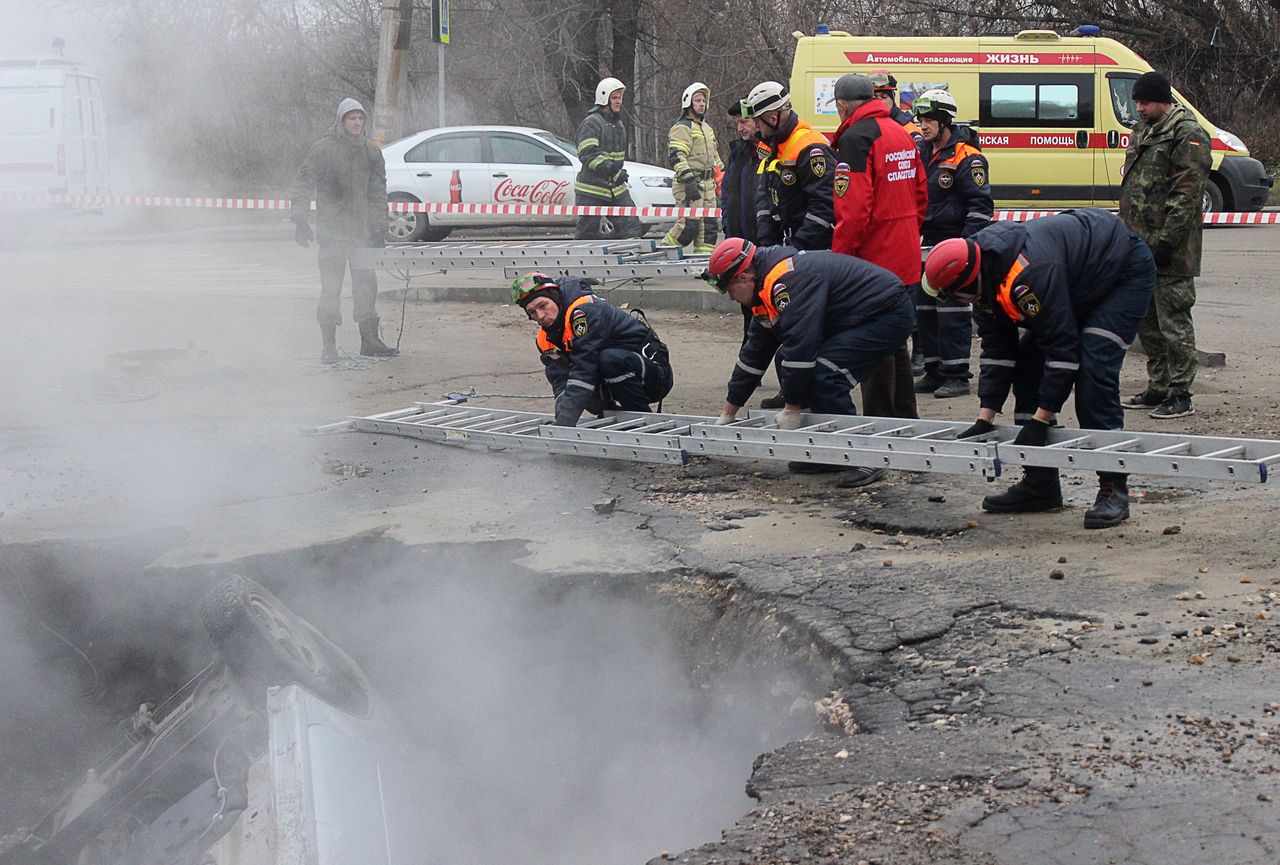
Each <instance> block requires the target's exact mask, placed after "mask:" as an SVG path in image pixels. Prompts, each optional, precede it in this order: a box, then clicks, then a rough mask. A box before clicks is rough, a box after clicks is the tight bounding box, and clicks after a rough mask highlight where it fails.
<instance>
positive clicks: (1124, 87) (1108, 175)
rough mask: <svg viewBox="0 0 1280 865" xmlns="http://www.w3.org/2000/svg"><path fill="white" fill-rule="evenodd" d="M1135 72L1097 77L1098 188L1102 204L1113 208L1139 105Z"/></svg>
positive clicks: (1111, 73)
mask: <svg viewBox="0 0 1280 865" xmlns="http://www.w3.org/2000/svg"><path fill="white" fill-rule="evenodd" d="M1138 75H1139V73H1137V72H1108V73H1107V74H1106V75H1105V76H1104V75H1099V76H1098V88H1099V93H1098V104H1099V105H1100V106H1101V110H1100V111H1099V112H1098V113H1099V118H1098V119H1099V125H1100V126H1101V127H1102V138H1103V146H1102V147H1101V148H1099V150H1098V164H1097V169H1096V170H1097V172H1098V186H1099V187H1100V188H1099V193H1100V194H1101V195H1102V196H1103V197H1102V199H1101V202H1100V203H1101V204H1102V205H1103V206H1106V207H1116V206H1118V205H1119V203H1120V182H1121V181H1122V180H1123V179H1124V154H1125V151H1126V150H1127V149H1128V147H1129V140H1130V136H1131V135H1132V130H1133V127H1134V126H1136V125H1137V124H1138V106H1137V105H1135V104H1134V101H1133V85H1134V84H1135V83H1136V82H1137V80H1138Z"/></svg>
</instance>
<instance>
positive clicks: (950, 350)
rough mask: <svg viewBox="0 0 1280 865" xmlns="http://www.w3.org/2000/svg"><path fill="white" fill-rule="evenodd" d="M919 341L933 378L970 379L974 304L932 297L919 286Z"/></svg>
mask: <svg viewBox="0 0 1280 865" xmlns="http://www.w3.org/2000/svg"><path fill="white" fill-rule="evenodd" d="M915 293H916V328H917V330H918V331H919V341H918V342H917V343H916V344H917V345H918V346H919V348H920V350H921V351H922V352H923V353H924V371H925V373H926V374H928V375H930V376H933V377H934V378H940V379H948V378H958V379H964V380H966V381H967V380H968V379H970V378H971V377H972V373H970V372H969V353H970V351H971V350H972V346H973V307H972V306H970V305H969V304H967V303H963V302H961V301H958V300H942V299H940V298H935V297H930V296H929V295H927V294H925V292H924V290H923V289H921V288H920V287H919V286H916V292H915Z"/></svg>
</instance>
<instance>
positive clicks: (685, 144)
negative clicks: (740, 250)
mask: <svg viewBox="0 0 1280 865" xmlns="http://www.w3.org/2000/svg"><path fill="white" fill-rule="evenodd" d="M710 98H711V89H710V88H709V87H707V85H705V84H703V83H702V82H700V81H699V82H695V83H693V84H690V85H689V86H688V87H686V88H685V91H684V95H683V96H681V97H680V106H681V108H683V109H684V113H683V114H681V115H680V119H679V120H677V121H676V122H675V124H674V125H673V126H672V127H671V132H670V133H669V134H668V136H667V158H668V159H669V160H670V162H671V170H672V171H674V172H675V173H676V177H675V185H674V187H673V188H672V190H671V192H672V194H673V195H674V196H675V199H676V207H717V206H718V202H717V201H716V171H723V170H724V163H723V162H721V161H720V152H719V150H717V148H716V131H715V129H714V128H713V127H712V126H711V124H710V123H707V122H706V120H705V118H706V116H707V102H708V101H709V100H710ZM718 229H719V223H718V222H717V221H716V218H715V217H714V216H704V217H701V218H698V217H693V216H682V217H680V218H679V219H678V220H676V224H675V225H673V226H671V230H670V231H668V232H667V234H666V236H665V237H663V238H662V240H661V242H660V243H659V244H658V245H659V246H682V247H683V246H688V245H689V244H691V243H692V244H693V254H694V255H708V254H709V253H710V252H711V250H712V249H713V248H714V247H715V245H716V236H717V234H719V231H718Z"/></svg>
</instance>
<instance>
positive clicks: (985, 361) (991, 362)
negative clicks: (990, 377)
mask: <svg viewBox="0 0 1280 865" xmlns="http://www.w3.org/2000/svg"><path fill="white" fill-rule="evenodd" d="M978 364H979V365H980V366H1007V367H1009V368H1010V369H1012V368H1014V367H1016V366H1017V365H1018V362H1017V361H1016V360H997V359H995V358H991V357H984V358H981V359H980V360H979V361H978Z"/></svg>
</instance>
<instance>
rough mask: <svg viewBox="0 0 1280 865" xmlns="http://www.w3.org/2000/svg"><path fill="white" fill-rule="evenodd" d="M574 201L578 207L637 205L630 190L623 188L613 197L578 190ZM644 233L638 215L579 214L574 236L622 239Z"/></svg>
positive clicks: (580, 238) (588, 238)
mask: <svg viewBox="0 0 1280 865" xmlns="http://www.w3.org/2000/svg"><path fill="white" fill-rule="evenodd" d="M573 203H574V204H575V205H576V206H578V207H635V206H636V203H635V201H634V200H632V198H631V192H630V191H629V190H623V191H622V192H620V193H618V194H617V195H615V196H613V197H612V198H606V197H604V196H600V195H589V194H587V193H585V192H576V193H574V197H573ZM643 234H644V225H643V223H641V222H640V218H639V217H636V216H579V217H578V227H577V229H576V230H575V231H574V233H573V236H574V237H575V238H577V239H578V240H621V239H623V238H627V237H640V236H641V235H643Z"/></svg>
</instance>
